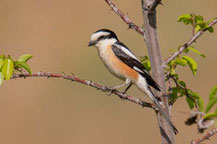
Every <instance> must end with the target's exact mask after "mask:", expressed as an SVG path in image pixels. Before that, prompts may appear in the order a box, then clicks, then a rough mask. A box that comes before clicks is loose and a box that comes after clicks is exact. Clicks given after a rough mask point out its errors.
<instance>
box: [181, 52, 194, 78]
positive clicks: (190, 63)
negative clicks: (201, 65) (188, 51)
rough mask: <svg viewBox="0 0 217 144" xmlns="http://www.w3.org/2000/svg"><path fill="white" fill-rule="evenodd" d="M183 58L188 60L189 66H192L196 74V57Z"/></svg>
mask: <svg viewBox="0 0 217 144" xmlns="http://www.w3.org/2000/svg"><path fill="white" fill-rule="evenodd" d="M182 58H183V59H185V60H186V61H187V62H188V66H189V67H190V69H191V71H192V73H193V75H194V76H195V75H196V73H197V63H196V61H195V60H194V59H192V58H191V57H189V56H183V57H182Z"/></svg>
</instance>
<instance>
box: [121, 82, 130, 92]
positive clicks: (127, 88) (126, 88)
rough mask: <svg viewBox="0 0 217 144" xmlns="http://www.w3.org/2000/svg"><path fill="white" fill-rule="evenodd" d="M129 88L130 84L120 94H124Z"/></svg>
mask: <svg viewBox="0 0 217 144" xmlns="http://www.w3.org/2000/svg"><path fill="white" fill-rule="evenodd" d="M131 86H132V83H130V84H129V85H128V86H127V88H126V89H125V90H124V91H123V92H122V93H123V94H125V93H126V92H127V91H128V89H129V88H130V87H131Z"/></svg>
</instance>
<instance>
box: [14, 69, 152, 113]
mask: <svg viewBox="0 0 217 144" xmlns="http://www.w3.org/2000/svg"><path fill="white" fill-rule="evenodd" d="M28 77H45V78H60V79H65V80H70V81H74V82H78V83H81V84H84V85H87V86H90V87H93V88H96V89H98V90H101V91H103V92H107V93H109V94H115V95H117V96H118V97H119V98H121V99H125V100H128V101H130V102H133V103H135V104H138V105H140V106H142V107H148V108H152V109H154V110H155V111H156V108H155V106H154V105H153V104H151V103H148V102H145V101H142V100H141V99H139V98H136V97H133V96H129V95H128V94H126V93H122V92H120V91H118V90H114V89H111V88H109V87H107V86H103V85H100V84H98V83H94V82H92V81H89V80H84V79H80V78H79V77H77V76H75V75H74V74H72V75H65V74H64V73H63V74H53V73H50V72H34V73H32V74H29V73H21V74H14V75H13V76H12V77H11V79H17V78H28Z"/></svg>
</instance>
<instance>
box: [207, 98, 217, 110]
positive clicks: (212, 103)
mask: <svg viewBox="0 0 217 144" xmlns="http://www.w3.org/2000/svg"><path fill="white" fill-rule="evenodd" d="M216 103H217V97H215V98H213V99H212V100H210V101H209V103H208V104H207V106H206V111H205V113H208V112H209V111H210V109H211V108H212V107H213V106H214V105H215V104H216Z"/></svg>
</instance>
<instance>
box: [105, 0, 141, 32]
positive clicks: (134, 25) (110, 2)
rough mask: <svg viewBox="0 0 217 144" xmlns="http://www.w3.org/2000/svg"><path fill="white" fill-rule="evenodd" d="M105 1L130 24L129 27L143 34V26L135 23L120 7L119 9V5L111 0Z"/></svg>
mask: <svg viewBox="0 0 217 144" xmlns="http://www.w3.org/2000/svg"><path fill="white" fill-rule="evenodd" d="M105 1H106V3H107V4H108V5H109V6H110V7H111V9H112V10H113V11H114V12H115V13H116V14H117V15H118V16H119V17H120V18H121V19H122V20H123V21H124V22H125V23H126V24H127V25H128V27H129V29H133V30H135V31H136V32H138V33H139V34H141V35H142V36H143V34H144V31H143V29H142V28H141V27H139V26H137V25H136V24H135V23H133V22H132V21H131V20H130V19H129V18H128V17H127V15H125V14H124V13H123V12H122V11H121V10H120V9H118V8H117V6H116V5H115V4H114V3H113V2H112V1H111V0H105Z"/></svg>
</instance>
